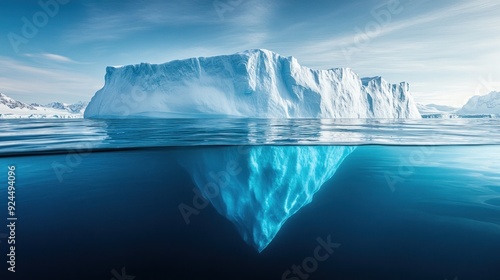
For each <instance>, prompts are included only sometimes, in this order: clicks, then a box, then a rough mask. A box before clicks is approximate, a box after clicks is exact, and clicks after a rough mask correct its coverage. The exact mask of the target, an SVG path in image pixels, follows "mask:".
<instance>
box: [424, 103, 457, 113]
mask: <svg viewBox="0 0 500 280" xmlns="http://www.w3.org/2000/svg"><path fill="white" fill-rule="evenodd" d="M417 108H418V111H419V112H420V114H421V115H429V114H452V113H455V112H456V111H457V110H458V109H459V108H455V107H451V106H445V105H437V104H427V105H424V104H417Z"/></svg>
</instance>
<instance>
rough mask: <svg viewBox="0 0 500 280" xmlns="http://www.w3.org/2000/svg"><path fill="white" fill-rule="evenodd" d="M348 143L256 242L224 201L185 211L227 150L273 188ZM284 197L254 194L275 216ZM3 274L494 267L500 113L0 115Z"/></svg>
mask: <svg viewBox="0 0 500 280" xmlns="http://www.w3.org/2000/svg"><path fill="white" fill-rule="evenodd" d="M342 147H349V148H352V149H351V150H352V152H350V153H349V154H347V156H346V157H345V158H343V160H342V161H339V162H338V166H337V167H336V171H335V172H334V174H333V176H331V178H328V180H326V182H325V183H324V184H322V185H321V188H319V189H318V190H317V191H315V192H314V193H312V195H313V196H312V199H311V200H310V201H309V200H308V201H309V203H306V205H305V206H304V207H302V208H301V209H299V210H298V211H297V212H296V213H293V214H292V215H290V217H289V218H287V219H286V221H285V222H284V223H283V224H282V226H281V228H280V229H279V231H278V232H277V234H276V235H275V236H274V238H273V239H272V241H271V242H270V243H269V245H267V247H265V248H264V249H263V250H262V251H261V252H259V251H258V250H256V249H255V248H254V247H253V246H252V245H251V244H248V243H247V242H245V240H244V239H243V238H242V236H241V235H240V232H239V231H238V230H237V228H236V227H235V225H234V224H233V223H232V222H231V221H230V220H229V219H228V218H227V217H225V216H224V215H223V214H224V209H225V208H224V206H222V208H221V206H220V205H219V208H217V207H214V206H213V205H212V204H208V205H207V206H206V207H198V208H196V209H195V210H196V212H193V213H192V215H190V216H189V222H187V221H186V219H185V215H183V214H182V212H181V211H180V205H196V204H194V202H193V200H194V197H195V196H196V191H194V190H196V189H197V188H199V187H200V185H199V184H197V178H198V177H196V176H194V175H193V174H203V173H204V172H205V173H210V172H212V171H218V169H217V168H218V167H215V166H216V164H219V163H220V162H222V163H224V162H231V163H232V164H235V166H239V167H241V169H242V170H243V171H242V173H241V174H238V176H239V177H238V178H239V179H240V180H241V179H242V178H243V179H244V178H245V176H247V175H246V174H247V173H249V174H250V171H256V170H257V171H262V172H261V173H258V174H262V175H261V176H263V178H264V179H263V180H260V181H258V182H260V183H259V184H250V186H248V187H249V188H253V189H258V188H271V189H272V186H273V184H277V183H276V176H277V174H275V173H276V171H277V170H282V169H283V170H286V169H287V168H289V169H293V168H295V169H293V170H303V171H304V170H305V172H304V174H311V176H317V174H316V173H317V172H318V169H317V166H318V162H317V161H320V160H322V156H323V155H324V154H325V153H326V151H329V150H331V149H338V148H342ZM235 149H244V150H246V151H247V153H246V154H240V155H239V156H237V157H234V158H231V155H233V154H234V153H231V152H232V151H234V150H235ZM298 150H300V151H306V152H305V153H301V154H300V157H297V156H296V154H294V153H296V151H298ZM351 150H350V151H351ZM252 151H258V152H259V155H260V158H261V159H262V161H261V160H259V157H254V158H251V159H250V158H249V157H247V156H246V155H247V154H248V153H252ZM271 153H273V159H275V160H276V164H275V165H274V166H269V164H270V163H269V161H265V158H266V157H267V156H268V154H271ZM207 155H210V157H207ZM187 158H189V160H190V161H191V162H192V163H196V164H198V165H196V166H198V167H199V166H204V169H203V168H201V169H200V168H198V169H197V170H190V169H189V167H188V166H189V165H186V164H185V161H186V159H187ZM279 159H286V160H283V161H279ZM211 162H213V163H214V165H213V166H214V167H213V168H211V166H212V165H211ZM264 162H265V164H264ZM283 163H287V164H293V165H294V166H285V165H284V164H283ZM271 165H272V163H271ZM217 166H218V165H217ZM9 168H10V170H11V171H13V172H11V173H10V174H9ZM308 168H309V169H310V170H309V169H308ZM12 169H14V170H12ZM213 169H215V170H213ZM246 169H249V170H250V171H248V172H247V171H246ZM273 172H274V173H273ZM284 174H286V176H282V177H280V178H279V179H280V184H285V185H286V184H288V183H289V184H290V186H292V185H298V186H300V184H301V182H302V181H303V182H307V181H308V179H310V178H307V176H304V175H301V174H302V173H294V172H288V173H284ZM266 178H269V180H266ZM261 179H262V178H261ZM271 179H272V180H271ZM13 180H14V181H15V183H9V182H11V181H13ZM243 181H244V180H243ZM252 182H253V181H252ZM263 182H264V183H263ZM11 184H14V186H15V195H14V196H15V198H13V199H9V197H10V196H11V195H12V194H9V191H12V188H9V186H11ZM308 187H309V186H308V185H307V186H306V184H305V183H304V188H308ZM230 195H231V198H232V199H233V200H234V201H236V202H235V203H236V205H238V199H239V198H240V195H239V194H238V193H231V194H230ZM241 196H243V194H242V195H241ZM275 198H276V200H275V201H274V202H273V203H274V204H273V203H271V204H269V203H267V201H266V203H263V204H262V205H259V207H268V209H270V211H271V213H272V211H273V210H274V209H276V208H278V207H279V206H280V204H279V203H280V195H279V194H277V195H276V197H275ZM241 199H243V197H241ZM9 201H10V202H15V207H14V208H15V209H12V208H10V209H9V206H13V204H11V203H10V204H9ZM221 209H222V210H221ZM10 211H14V212H15V213H13V214H14V215H10V214H11V213H10ZM248 215H251V213H249V214H248ZM12 217H15V218H16V219H17V220H15V225H16V226H15V231H14V236H15V242H16V243H15V271H16V272H15V273H13V272H10V271H8V268H9V267H11V264H9V263H8V262H7V261H8V260H9V259H10V257H9V256H7V255H8V254H10V251H11V248H10V246H12V244H8V242H9V240H11V239H9V236H12V231H11V229H10V228H8V227H7V225H9V223H10V222H11V221H12V220H8V218H12ZM259 217H260V219H261V220H262V223H264V224H265V223H267V222H268V219H269V220H272V218H273V217H267V216H263V217H262V216H259ZM258 221H260V220H258ZM243 222H244V221H243ZM325 244H330V246H325ZM0 279H23V280H24V279H107V280H109V279H115V280H122V279H126V280H133V279H135V280H142V279H172V280H174V279H231V280H238V279H289V280H299V279H301V280H303V279H345V280H347V279H349V280H353V279H367V280H373V279H385V280H390V279H405V280H406V279H408V280H409V279H436V280H445V279H448V280H466V279H474V280H483V279H484V280H487V279H491V280H498V279H500V119H448V120H443V119H424V120H317V119H314V120H308V119H300V120H265V119H250V120H248V119H203V120H195V119H171V120H147V119H143V120H141V119H138V120H0Z"/></svg>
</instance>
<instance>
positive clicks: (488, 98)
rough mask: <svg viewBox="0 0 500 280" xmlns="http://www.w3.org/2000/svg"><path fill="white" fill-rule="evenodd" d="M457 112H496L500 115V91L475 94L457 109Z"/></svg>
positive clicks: (462, 113) (463, 113)
mask: <svg viewBox="0 0 500 280" xmlns="http://www.w3.org/2000/svg"><path fill="white" fill-rule="evenodd" d="M457 114H461V115H471V114H483V115H484V114H495V115H500V92H498V91H493V92H491V93H489V94H487V95H483V96H478V95H476V96H473V97H471V98H470V99H469V101H468V102H467V103H466V104H465V105H464V106H463V107H462V109H460V110H458V111H457Z"/></svg>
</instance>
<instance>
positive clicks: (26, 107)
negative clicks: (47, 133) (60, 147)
mask: <svg viewBox="0 0 500 280" xmlns="http://www.w3.org/2000/svg"><path fill="white" fill-rule="evenodd" d="M86 106H87V103H86V102H79V103H76V104H64V103H60V102H53V103H50V104H47V105H40V104H36V103H33V104H26V103H24V102H21V101H17V100H15V99H13V98H11V97H9V96H7V95H5V94H2V93H0V119H17V118H23V119H24V118H50V119H61V118H62V119H68V118H82V117H83V112H84V111H85V108H86Z"/></svg>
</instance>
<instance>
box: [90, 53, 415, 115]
mask: <svg viewBox="0 0 500 280" xmlns="http://www.w3.org/2000/svg"><path fill="white" fill-rule="evenodd" d="M105 80H106V82H105V85H104V87H103V88H102V89H101V90H99V91H98V92H97V93H96V94H95V96H94V97H93V98H92V100H91V101H90V104H89V106H88V108H87V110H86V111H85V117H88V118H124V117H181V118H186V117H192V118H203V117H207V116H211V117H221V116H223V117H243V118H252V117H253V118H420V117H421V116H420V114H419V112H418V110H417V107H416V104H415V102H414V100H413V97H412V95H411V93H410V91H409V85H408V84H407V83H405V82H402V83H398V84H391V83H388V82H387V81H385V80H384V79H382V78H381V77H373V78H363V79H361V78H360V77H359V76H358V75H357V74H356V73H354V71H352V70H351V69H349V68H335V69H329V70H314V69H310V68H307V67H304V66H301V65H300V64H299V63H298V61H297V60H296V59H295V58H293V57H284V56H281V55H279V54H276V53H273V52H271V51H269V50H263V49H255V50H247V51H243V52H240V53H236V54H231V55H222V56H214V57H201V58H190V59H185V60H176V61H171V62H167V63H165V64H148V63H142V64H139V65H129V66H123V67H108V68H107V69H106V78H105Z"/></svg>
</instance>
